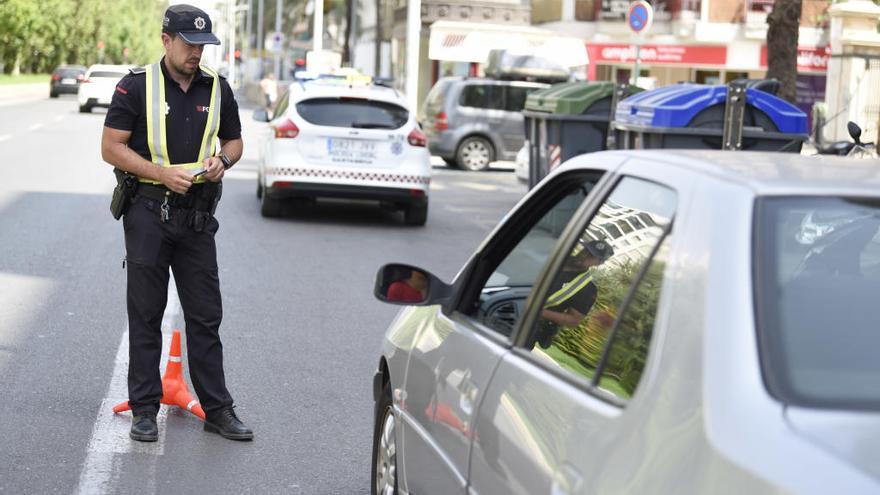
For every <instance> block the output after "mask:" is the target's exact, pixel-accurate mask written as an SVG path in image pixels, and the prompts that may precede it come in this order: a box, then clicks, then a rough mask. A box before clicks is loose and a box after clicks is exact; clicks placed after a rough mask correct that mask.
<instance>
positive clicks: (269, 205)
mask: <svg viewBox="0 0 880 495" xmlns="http://www.w3.org/2000/svg"><path fill="white" fill-rule="evenodd" d="M283 206H284V205H283V204H282V203H281V200H280V199H277V198H270V197H269V194H268V193H267V192H266V191H263V195H262V197H261V198H260V215H263V216H264V217H266V218H273V217H280V216H281V213H282V207H283Z"/></svg>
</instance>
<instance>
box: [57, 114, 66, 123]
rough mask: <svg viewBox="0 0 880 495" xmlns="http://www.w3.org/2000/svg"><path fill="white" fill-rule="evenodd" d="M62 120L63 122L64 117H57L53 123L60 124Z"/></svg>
mask: <svg viewBox="0 0 880 495" xmlns="http://www.w3.org/2000/svg"><path fill="white" fill-rule="evenodd" d="M62 120H64V115H59V116H57V117H55V122H61V121H62Z"/></svg>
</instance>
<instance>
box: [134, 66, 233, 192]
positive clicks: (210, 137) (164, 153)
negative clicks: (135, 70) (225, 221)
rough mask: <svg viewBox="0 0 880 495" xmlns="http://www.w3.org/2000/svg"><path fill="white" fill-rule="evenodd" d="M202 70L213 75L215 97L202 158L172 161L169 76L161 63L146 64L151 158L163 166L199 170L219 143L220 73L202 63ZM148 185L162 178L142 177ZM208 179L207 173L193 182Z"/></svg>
mask: <svg viewBox="0 0 880 495" xmlns="http://www.w3.org/2000/svg"><path fill="white" fill-rule="evenodd" d="M199 69H201V70H202V71H204V72H205V73H206V74H208V75H210V76H211V77H212V78H213V82H212V84H211V100H210V106H209V107H208V121H207V122H206V123H205V134H204V136H203V137H202V144H201V146H200V147H199V155H198V161H195V162H192V163H171V160H170V159H169V158H168V136H167V131H166V125H165V115H166V109H167V108H168V106H167V103H166V102H165V76H164V74H162V68H161V67H160V66H159V62H157V63H155V64H151V65H149V66H147V67H146V72H147V97H146V107H147V146H149V147H150V159H151V161H152V162H153V163H155V164H156V165H159V166H160V167H169V168H170V167H176V168H183V169H184V170H188V171H190V172H195V171H196V170H199V169H201V168H202V167H203V162H204V160H205V158H208V157H209V156H212V155H213V154H214V146H215V144H216V142H217V133H218V132H219V131H220V87H219V86H220V85H219V77H218V76H217V73H216V72H214V71H213V70H211V69H209V68H207V67H201V66H199ZM138 180H139V181H140V182H146V183H148V184H159V181H155V180H150V179H143V178H139V179H138ZM204 181H205V178H204V176H199V177H196V179H195V180H194V181H193V183H195V184H199V183H202V182H204Z"/></svg>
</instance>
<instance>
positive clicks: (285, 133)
mask: <svg viewBox="0 0 880 495" xmlns="http://www.w3.org/2000/svg"><path fill="white" fill-rule="evenodd" d="M273 129H275V137H276V138H295V137H297V136H299V127H297V126H296V124H294V123H293V121H291V120H290V119H287V120H285V121H284V122H282V123H280V124H278V125H277V126H274V127H273Z"/></svg>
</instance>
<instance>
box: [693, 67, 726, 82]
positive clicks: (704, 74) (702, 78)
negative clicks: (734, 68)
mask: <svg viewBox="0 0 880 495" xmlns="http://www.w3.org/2000/svg"><path fill="white" fill-rule="evenodd" d="M694 82H696V83H697V84H721V72H719V71H717V70H696V71H694Z"/></svg>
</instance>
